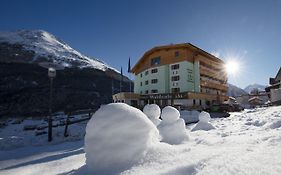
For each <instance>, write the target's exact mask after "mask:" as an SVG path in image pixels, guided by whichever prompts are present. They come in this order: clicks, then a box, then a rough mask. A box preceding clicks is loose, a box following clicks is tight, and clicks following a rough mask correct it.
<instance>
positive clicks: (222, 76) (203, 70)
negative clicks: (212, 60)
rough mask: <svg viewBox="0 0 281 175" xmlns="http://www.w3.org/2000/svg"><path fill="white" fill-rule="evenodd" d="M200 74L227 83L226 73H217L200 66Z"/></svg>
mask: <svg viewBox="0 0 281 175" xmlns="http://www.w3.org/2000/svg"><path fill="white" fill-rule="evenodd" d="M200 74H201V75H205V76H207V77H213V78H216V79H218V80H221V81H227V76H226V73H225V72H223V71H220V72H218V71H215V70H212V69H209V68H206V67H204V66H201V65H200Z"/></svg>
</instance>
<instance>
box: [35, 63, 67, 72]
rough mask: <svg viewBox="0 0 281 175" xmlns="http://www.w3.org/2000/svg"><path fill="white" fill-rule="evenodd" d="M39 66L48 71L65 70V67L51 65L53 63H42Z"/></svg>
mask: <svg viewBox="0 0 281 175" xmlns="http://www.w3.org/2000/svg"><path fill="white" fill-rule="evenodd" d="M39 66H41V67H44V68H46V69H49V68H53V69H55V70H63V69H64V67H63V66H62V65H60V64H56V63H51V62H41V63H39Z"/></svg>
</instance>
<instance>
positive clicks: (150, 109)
mask: <svg viewBox="0 0 281 175" xmlns="http://www.w3.org/2000/svg"><path fill="white" fill-rule="evenodd" d="M143 113H145V115H146V116H147V117H148V118H149V119H150V120H151V121H152V123H154V125H156V126H157V125H159V123H160V122H161V120H160V119H159V117H160V113H161V110H160V107H159V106H158V105H156V104H147V105H145V106H144V108H143Z"/></svg>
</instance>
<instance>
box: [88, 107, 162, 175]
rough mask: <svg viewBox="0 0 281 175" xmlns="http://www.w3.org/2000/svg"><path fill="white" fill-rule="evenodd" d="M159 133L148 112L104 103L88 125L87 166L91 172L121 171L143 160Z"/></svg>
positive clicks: (111, 172) (113, 172) (157, 139)
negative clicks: (147, 115)
mask: <svg viewBox="0 0 281 175" xmlns="http://www.w3.org/2000/svg"><path fill="white" fill-rule="evenodd" d="M158 141H159V133H158V130H157V128H156V127H155V126H154V125H153V123H152V122H151V121H150V120H149V119H148V118H147V117H146V116H145V114H144V113H143V112H142V111H140V110H138V109H136V108H134V107H131V106H129V105H127V104H124V103H111V104H108V105H105V106H102V107H101V108H100V109H99V110H98V111H97V112H96V113H95V114H94V115H93V117H92V118H91V120H90V121H89V122H88V124H87V127H86V136H85V152H86V165H87V168H88V170H89V171H90V173H91V174H119V173H120V172H122V171H124V170H126V169H128V168H130V167H132V166H133V165H134V164H135V163H138V162H139V161H140V159H142V158H143V157H144V156H145V154H146V151H147V150H148V148H149V147H150V146H152V145H153V144H154V143H157V142H158Z"/></svg>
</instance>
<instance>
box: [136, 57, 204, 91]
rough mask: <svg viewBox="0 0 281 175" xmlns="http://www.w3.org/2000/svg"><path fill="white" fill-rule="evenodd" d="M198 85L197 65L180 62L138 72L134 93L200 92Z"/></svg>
mask: <svg viewBox="0 0 281 175" xmlns="http://www.w3.org/2000/svg"><path fill="white" fill-rule="evenodd" d="M156 69H157V71H155V70H156ZM153 70H154V71H153ZM199 84H200V75H199V63H195V64H193V63H191V62H188V61H182V62H177V63H173V64H170V65H163V66H158V67H153V68H149V69H147V70H144V71H142V72H140V73H139V74H137V75H136V76H135V86H134V92H135V93H137V94H154V93H172V92H174V91H175V90H179V91H178V92H200V86H199Z"/></svg>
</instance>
